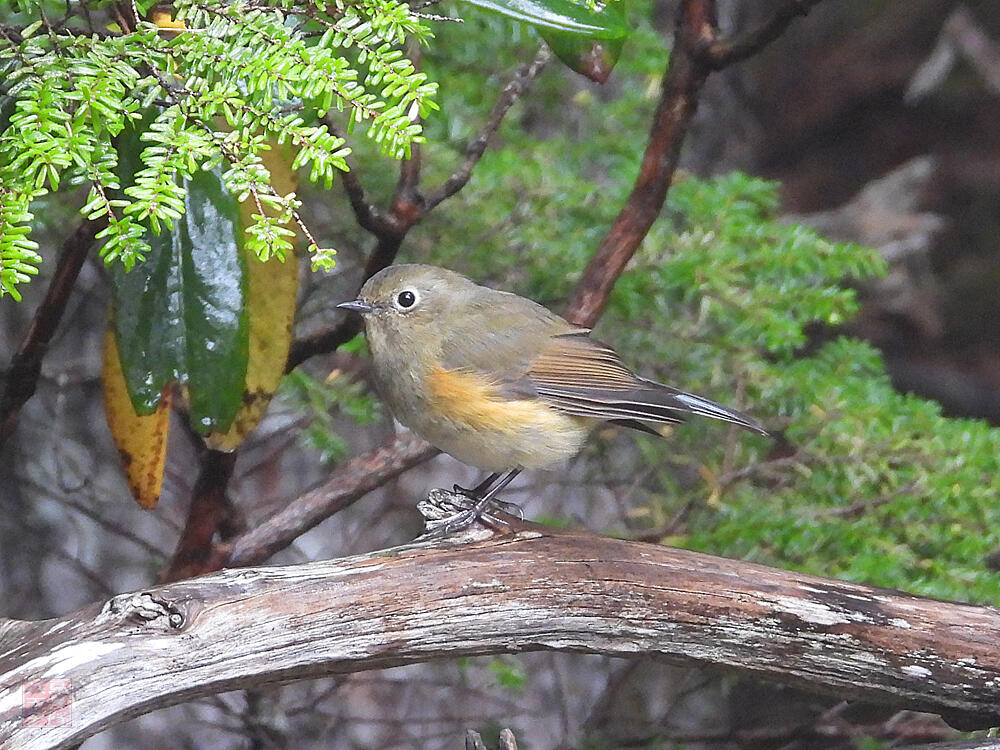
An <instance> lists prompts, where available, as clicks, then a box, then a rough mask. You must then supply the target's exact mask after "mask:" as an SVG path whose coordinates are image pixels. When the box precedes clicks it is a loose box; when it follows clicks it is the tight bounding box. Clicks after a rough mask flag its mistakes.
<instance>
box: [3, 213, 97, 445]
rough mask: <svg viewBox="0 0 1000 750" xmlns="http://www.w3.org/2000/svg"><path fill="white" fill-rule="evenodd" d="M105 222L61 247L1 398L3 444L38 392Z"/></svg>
mask: <svg viewBox="0 0 1000 750" xmlns="http://www.w3.org/2000/svg"><path fill="white" fill-rule="evenodd" d="M104 224H105V222H104V221H103V220H99V221H83V222H81V223H80V224H79V225H78V226H77V228H76V230H74V232H73V233H72V234H71V235H70V236H69V237H67V238H66V240H65V241H64V242H63V244H62V249H61V251H60V254H59V261H58V263H57V265H56V269H55V273H54V274H53V275H52V280H51V281H50V282H49V288H48V289H47V290H46V292H45V299H43V300H42V303H41V304H40V305H39V306H38V310H37V311H36V312H35V318H34V320H32V321H31V326H30V327H29V328H28V332H27V333H26V334H25V335H24V339H23V340H22V341H21V345H20V347H18V350H17V353H16V354H14V358H13V359H12V360H11V363H10V369H9V370H8V372H7V384H6V386H5V387H4V391H3V396H2V397H0V445H3V443H4V441H5V440H6V439H7V437H8V436H9V435H10V434H11V433H12V432H13V431H14V427H15V426H16V425H17V417H18V415H19V414H20V412H21V407H22V406H24V404H25V403H26V402H27V401H28V399H29V398H31V397H32V396H33V395H34V393H35V388H36V387H37V385H38V376H39V375H40V374H41V372H42V360H43V359H44V358H45V353H46V352H47V351H48V348H49V343H50V342H51V341H52V337H53V336H54V335H55V332H56V328H57V327H58V326H59V321H60V320H62V316H63V312H64V311H65V310H66V303H67V302H68V301H69V296H70V293H71V292H72V291H73V286H74V285H75V284H76V279H77V276H79V274H80V269H81V268H82V267H83V261H84V260H86V258H87V252H88V251H89V250H90V247H91V245H93V244H94V239H95V238H96V237H97V233H98V232H100V231H101V229H103V228H104Z"/></svg>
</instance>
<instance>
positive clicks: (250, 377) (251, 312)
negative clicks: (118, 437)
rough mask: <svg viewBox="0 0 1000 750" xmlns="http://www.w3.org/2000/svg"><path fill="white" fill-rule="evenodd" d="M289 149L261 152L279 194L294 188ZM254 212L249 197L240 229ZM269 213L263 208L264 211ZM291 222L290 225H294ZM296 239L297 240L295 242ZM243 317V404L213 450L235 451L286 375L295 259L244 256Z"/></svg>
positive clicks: (215, 438) (212, 440) (212, 442)
mask: <svg viewBox="0 0 1000 750" xmlns="http://www.w3.org/2000/svg"><path fill="white" fill-rule="evenodd" d="M293 159H294V154H293V153H292V150H291V149H290V148H287V147H282V146H277V145H276V144H272V150H271V151H267V152H265V153H264V159H263V161H264V166H266V167H267V168H268V170H269V171H270V172H271V180H272V184H273V185H274V188H275V189H276V190H277V191H278V192H279V193H282V194H285V193H288V192H291V191H293V190H295V189H296V187H297V186H298V179H297V176H296V174H295V172H293V171H292V169H291V164H292V161H293ZM256 210H257V208H256V205H255V204H254V202H253V200H252V199H248V200H246V201H244V202H243V205H241V206H240V219H241V221H242V223H243V226H247V225H249V224H250V222H251V219H250V215H251V214H253V213H254V212H256ZM266 210H267V209H266V208H265V211H266ZM293 224H294V222H292V223H290V224H289V225H288V226H289V227H290V228H294V227H293ZM296 239H297V238H296ZM246 268H247V282H248V284H247V305H246V309H247V314H248V316H249V322H250V357H249V362H248V364H247V374H246V382H245V386H244V390H243V397H242V404H241V406H240V409H239V411H238V412H237V414H236V418H235V419H234V420H233V423H232V426H231V427H230V428H229V430H228V431H226V432H214V433H212V434H211V435H209V436H208V437H207V438H206V442H207V443H208V445H209V446H211V447H212V448H215V449H217V450H234V449H235V448H236V447H237V446H238V445H239V444H240V443H242V442H243V440H244V439H245V438H246V436H247V435H249V434H250V432H252V431H253V429H254V428H255V427H256V426H257V424H258V423H259V422H260V420H261V419H263V417H264V412H265V411H266V410H267V406H268V404H270V403H271V398H272V397H273V396H274V392H275V391H276V390H277V388H278V384H279V383H280V382H281V379H282V377H283V376H284V374H285V362H286V361H287V359H288V349H289V347H290V346H291V343H292V322H293V320H294V318H295V299H296V295H297V293H298V286H299V267H298V263H296V262H295V258H294V257H292V258H288V259H287V260H285V261H284V262H282V261H281V260H279V259H278V258H277V257H274V256H272V257H271V258H269V259H268V260H267V261H263V262H262V261H261V260H259V259H258V258H257V257H256V255H254V254H253V253H251V252H249V251H247V252H246Z"/></svg>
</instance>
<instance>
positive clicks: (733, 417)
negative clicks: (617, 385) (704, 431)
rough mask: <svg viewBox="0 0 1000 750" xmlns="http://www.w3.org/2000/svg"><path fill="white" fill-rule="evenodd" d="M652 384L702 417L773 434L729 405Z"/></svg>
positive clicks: (681, 406) (683, 406)
mask: <svg viewBox="0 0 1000 750" xmlns="http://www.w3.org/2000/svg"><path fill="white" fill-rule="evenodd" d="M651 385H654V386H656V387H657V389H663V390H664V391H666V393H667V394H668V398H671V399H675V400H676V402H677V403H678V404H679V405H680V409H681V410H682V411H686V412H689V413H691V414H697V415H698V416H700V417H709V418H710V419H719V420H721V421H723V422H730V423H732V424H738V425H739V426H740V427H743V428H744V429H747V430H750V431H751V432H756V433H758V434H760V435H770V434H771V433H770V432H768V430H767V428H766V427H764V425H762V424H761V423H760V422H758V421H757V420H756V419H754V418H753V417H751V416H749V415H748V414H744V413H743V412H741V411H736V410H735V409H730V408H729V407H727V406H723V405H722V404H717V403H716V402H715V401H710V400H709V399H707V398H702V397H701V396H696V395H695V394H693V393H686V392H684V391H680V390H677V389H676V388H671V387H670V386H668V385H661V384H660V383H651Z"/></svg>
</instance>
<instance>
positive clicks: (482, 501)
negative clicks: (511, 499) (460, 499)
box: [433, 469, 521, 535]
mask: <svg viewBox="0 0 1000 750" xmlns="http://www.w3.org/2000/svg"><path fill="white" fill-rule="evenodd" d="M520 473H521V470H520V469H511V470H510V471H508V472H507V473H506V474H504V475H503V476H502V477H500V479H499V481H497V477H498V476H499V475H492V476H490V477H488V478H487V481H486V482H482V483H480V484H479V485H478V486H477V487H476V488H475V489H473V490H472V492H473V493H474V492H477V491H480V490H482V489H483V488H484V487H489V491H488V492H486V493H485V494H484V495H482V497H472V496H471V495H469V494H468V493H466V492H463V494H466V495H467V496H469V497H470V499H473V500H475V501H476V504H475V505H473V506H472V507H471V508H470V509H469V510H465V511H462V512H461V513H456V514H455V515H453V516H452V517H451V518H446V519H444V520H443V521H439V522H438V523H436V524H435V528H434V529H433V533H434V535H437V534H442V535H443V534H450V533H452V532H453V531H461V530H462V529H465V528H468V527H469V526H471V525H472V524H474V523H475V522H476V521H478V520H479V519H480V518H481V517H482V515H483V513H484V512H485V511H486V510H487V509H488V508H489V507H490V506H493V505H499V506H501V509H503V508H502V506H509V505H510V503H502V502H500V501H498V500H497V499H496V496H497V493H499V492H500V490H502V489H503V488H504V487H506V486H507V485H508V484H510V483H511V482H512V481H513V480H514V477H516V476H517V475H518V474H520ZM518 510H520V508H518Z"/></svg>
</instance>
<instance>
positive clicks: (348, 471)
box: [200, 434, 439, 572]
mask: <svg viewBox="0 0 1000 750" xmlns="http://www.w3.org/2000/svg"><path fill="white" fill-rule="evenodd" d="M438 453H439V451H438V450H437V448H434V447H432V446H431V445H430V444H429V443H427V442H425V441H423V440H421V439H420V438H418V437H416V436H415V435H412V434H407V435H404V436H402V437H400V438H398V439H397V440H396V441H395V442H393V443H392V444H391V445H388V446H385V447H383V448H379V449H377V450H374V451H370V452H368V453H364V454H362V455H360V456H356V457H355V458H352V459H351V460H350V461H348V462H347V463H345V464H343V465H342V466H340V467H338V468H337V470H336V471H334V472H333V474H332V475H331V476H330V478H329V480H327V482H326V483H325V484H324V485H323V486H321V487H318V488H316V489H314V490H312V491H310V492H307V493H306V494H304V495H302V496H301V497H299V498H297V499H295V500H293V501H292V502H290V503H289V504H288V505H286V506H285V507H284V508H283V509H282V510H280V511H279V512H277V513H275V514H274V515H273V516H271V518H269V519H268V520H267V521H265V522H264V523H262V524H260V525H259V526H257V527H255V528H253V529H251V530H250V531H248V532H246V533H244V534H241V535H240V536H238V537H236V538H235V539H232V540H231V541H230V542H228V543H224V544H220V545H218V546H217V547H216V549H215V552H214V554H213V556H212V559H211V560H209V561H208V564H207V565H206V566H205V567H204V569H202V570H201V571H200V572H208V571H210V570H218V569H220V568H222V567H224V566H225V567H245V566H247V565H255V564H257V563H260V562H263V561H264V560H266V559H268V558H269V557H270V556H271V555H273V554H275V553H276V552H278V551H279V550H282V549H284V548H285V547H287V546H288V545H289V544H291V543H292V542H294V541H295V539H297V538H298V537H299V536H301V535H302V534H304V533H305V532H306V531H308V530H309V529H311V528H313V527H314V526H316V525H317V524H319V523H320V522H321V521H324V520H326V519H327V518H329V517H330V516H332V515H333V514H334V513H337V512H339V511H341V510H343V509H344V508H346V507H348V506H350V505H352V504H353V503H354V502H356V501H357V500H359V499H360V498H361V497H363V496H364V495H366V494H368V493H369V492H371V491H372V490H374V489H376V488H378V487H381V486H382V485H384V484H385V483H386V482H389V481H390V480H392V479H395V478H396V477H398V476H399V475H400V474H402V473H403V472H404V471H407V470H408V469H410V468H412V467H414V466H416V465H417V464H421V463H423V462H424V461H427V460H428V459H430V458H432V457H433V456H436V455H437V454H438Z"/></svg>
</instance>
